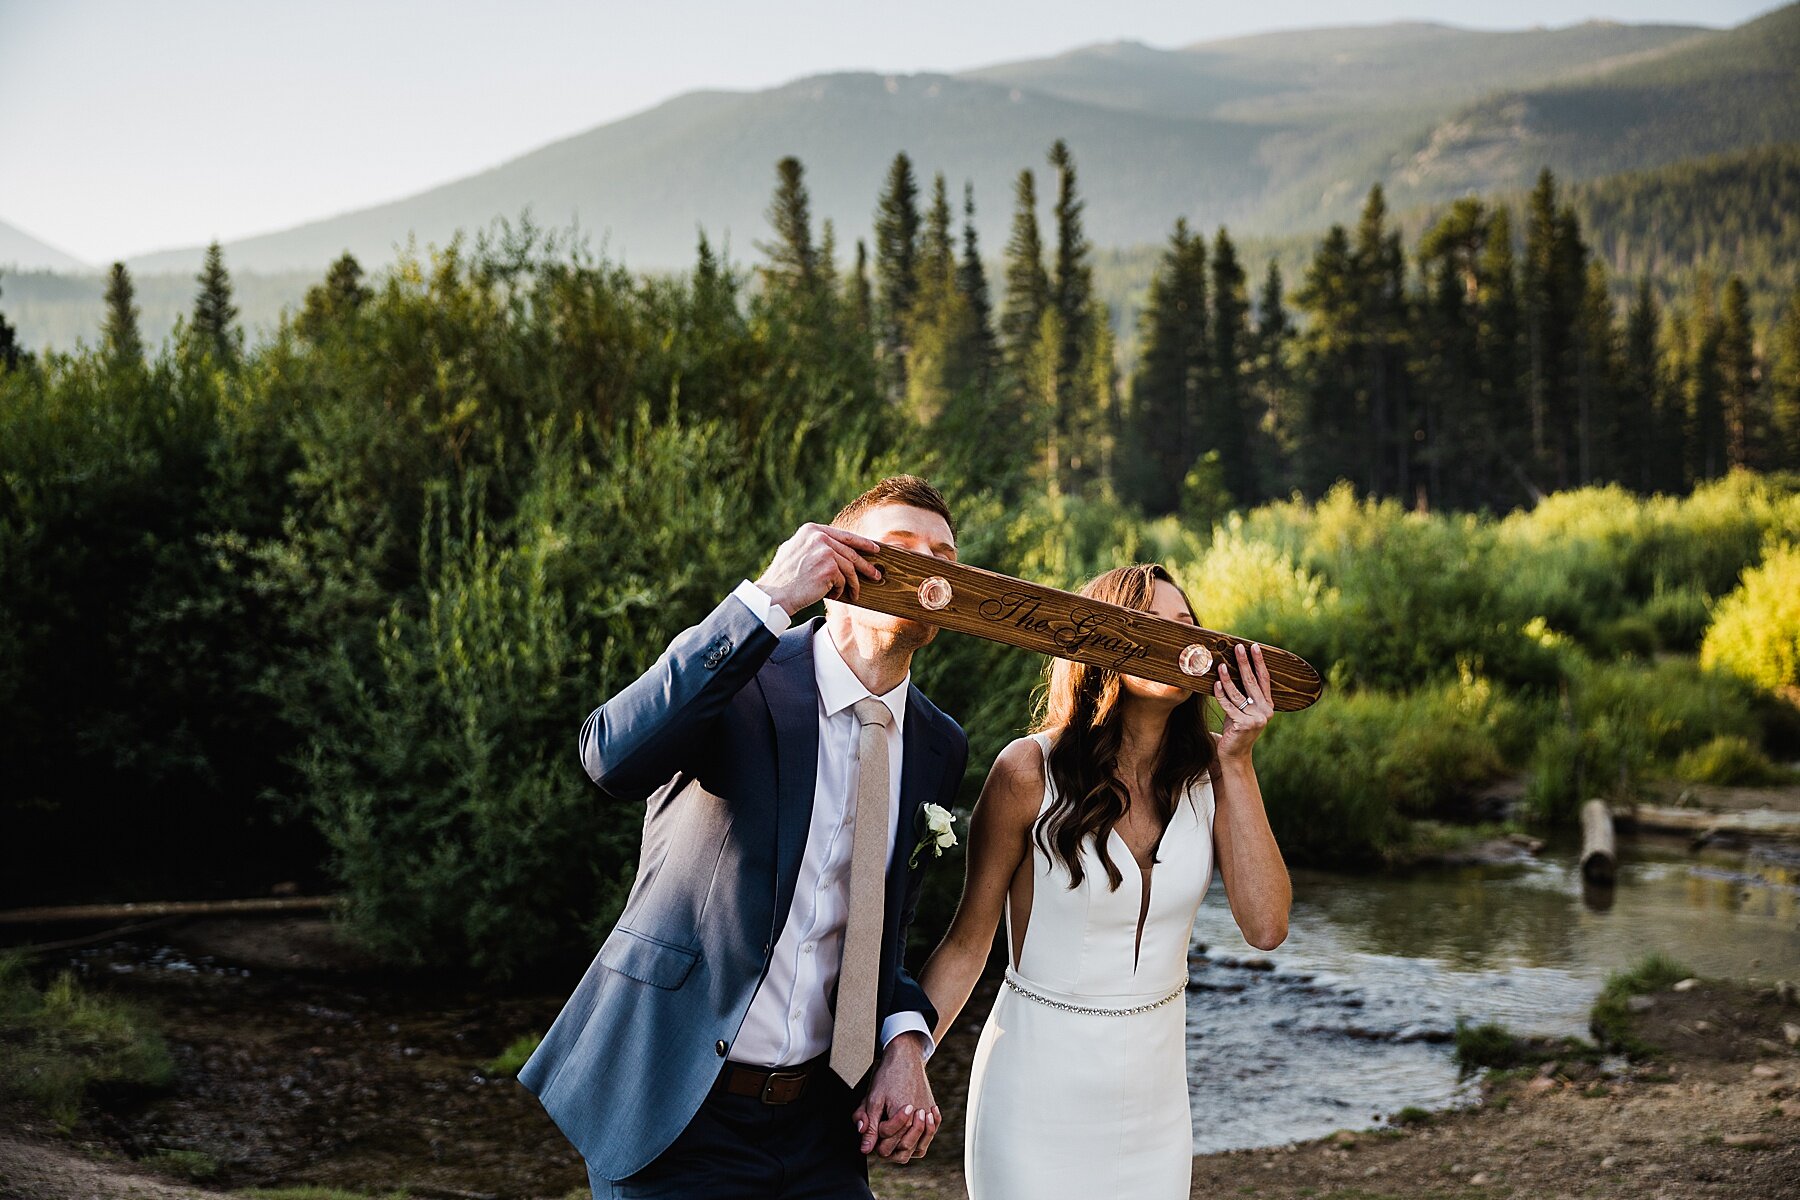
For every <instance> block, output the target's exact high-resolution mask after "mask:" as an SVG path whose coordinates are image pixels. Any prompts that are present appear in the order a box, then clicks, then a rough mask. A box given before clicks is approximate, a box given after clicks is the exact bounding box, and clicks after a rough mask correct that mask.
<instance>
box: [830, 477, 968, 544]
mask: <svg viewBox="0 0 1800 1200" xmlns="http://www.w3.org/2000/svg"><path fill="white" fill-rule="evenodd" d="M883 504H905V505H908V506H910V507H912V508H922V509H924V510H925V511H926V512H934V513H936V514H937V515H938V516H940V517H942V518H944V524H946V525H948V526H949V527H950V533H951V535H952V536H955V534H956V521H955V520H954V519H953V518H952V517H951V516H950V505H949V504H948V503H946V502H945V500H944V494H943V493H942V492H940V491H938V490H937V489H936V488H934V487H932V486H931V485H930V484H929V483H926V482H925V481H924V480H923V479H920V478H919V477H918V476H917V475H891V476H889V477H888V478H886V479H884V480H882V481H881V482H880V483H878V484H876V485H875V486H874V487H872V488H870V489H869V490H868V491H866V492H864V493H863V494H862V495H860V496H858V497H857V498H856V499H854V500H852V501H851V502H850V503H848V504H846V505H844V507H842V508H840V509H839V510H838V515H837V516H835V517H833V518H831V523H832V524H833V525H835V526H836V527H838V528H839V529H843V528H846V527H848V526H849V524H850V522H852V521H854V520H856V518H858V517H860V516H862V515H863V513H865V512H867V511H868V510H869V509H871V508H877V507H879V506H881V505H883Z"/></svg>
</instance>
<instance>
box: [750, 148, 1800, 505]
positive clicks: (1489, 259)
mask: <svg viewBox="0 0 1800 1200" xmlns="http://www.w3.org/2000/svg"><path fill="white" fill-rule="evenodd" d="M1049 165H1050V167H1051V170H1052V171H1053V173H1054V178H1055V187H1056V193H1055V202H1054V205H1053V207H1052V209H1051V222H1052V224H1051V229H1050V232H1049V235H1048V239H1046V236H1045V234H1044V233H1043V232H1042V231H1041V230H1040V227H1039V223H1038V202H1037V188H1036V179H1035V177H1034V175H1033V173H1032V172H1031V171H1030V170H1026V171H1022V172H1021V173H1020V175H1019V179H1018V182H1017V184H1016V186H1015V191H1014V215H1013V225H1012V234H1011V237H1010V238H1009V240H1008V242H1007V246H1006V250H1005V256H1004V265H1003V272H1004V283H1005V289H1004V292H1003V293H1002V299H1001V302H1000V305H999V310H998V313H997V315H996V317H995V319H994V322H993V324H992V325H991V326H990V325H989V323H988V320H987V313H988V312H989V310H990V307H991V301H990V298H989V292H988V285H987V281H986V277H985V274H984V271H983V268H982V264H981V259H980V257H979V254H978V252H977V249H976V241H975V231H974V227H973V224H972V222H971V221H970V220H969V217H970V215H971V214H972V212H973V198H972V196H971V195H970V194H969V191H968V189H967V188H965V192H964V204H963V210H964V219H965V225H964V229H963V238H962V245H963V254H962V258H961V260H960V261H957V260H956V258H955V253H954V251H955V244H954V243H955V238H954V236H953V230H952V214H951V209H950V205H949V202H948V197H947V186H946V181H945V179H944V178H943V176H942V175H938V176H937V177H936V178H935V179H934V181H933V185H932V192H931V200H930V202H929V204H928V205H927V207H926V209H925V211H924V212H923V213H921V212H920V209H919V203H918V197H919V187H918V183H917V180H916V178H915V174H914V168H913V164H912V162H911V160H910V159H909V158H908V157H907V156H906V155H905V154H901V155H898V156H897V157H896V158H895V159H894V162H893V166H892V168H891V169H890V171H889V174H888V179H887V183H886V185H885V187H884V188H883V191H882V193H881V196H880V198H879V201H878V204H877V208H876V220H875V251H874V258H873V272H874V282H873V285H872V286H871V285H870V283H869V281H868V280H867V279H866V277H865V276H864V274H863V272H864V264H865V263H867V261H868V254H867V251H866V248H865V247H864V246H863V245H862V244H861V243H858V246H857V254H856V259H855V261H856V263H857V267H856V269H855V272H854V273H853V274H852V276H851V277H850V279H849V280H848V281H846V282H845V283H844V284H842V285H841V286H839V287H838V291H839V292H841V293H842V294H841V295H840V296H835V297H832V296H824V295H823V294H822V293H821V298H819V299H817V300H816V301H815V303H818V304H824V305H826V306H827V307H832V306H835V307H836V308H839V309H841V310H842V311H843V312H844V313H845V314H846V319H847V320H848V321H849V322H850V325H851V327H852V328H851V331H850V332H851V335H852V340H854V339H856V338H861V339H864V340H865V341H866V343H867V344H868V345H869V347H870V350H871V353H872V355H873V358H874V362H875V368H876V373H877V376H878V378H879V380H880V382H881V386H882V390H883V392H884V394H885V395H886V397H887V398H888V400H889V401H890V403H892V404H893V405H895V406H896V407H897V408H898V409H900V410H902V411H904V412H905V413H906V414H907V415H908V416H909V417H910V418H911V419H912V420H913V421H914V422H915V423H916V424H918V425H920V426H922V427H937V426H939V425H940V424H941V425H942V428H943V430H944V432H945V433H946V434H947V435H951V436H954V435H956V434H957V433H958V432H959V431H965V430H969V429H980V430H985V431H988V432H989V433H990V434H992V433H997V432H999V431H1005V441H1004V444H1003V445H996V444H994V443H988V444H987V451H988V453H989V455H990V458H989V469H990V470H992V471H993V472H994V473H995V475H996V477H998V478H1016V479H1019V480H1021V481H1027V482H1029V484H1030V485H1032V486H1037V487H1041V488H1042V489H1044V490H1045V491H1046V492H1048V493H1049V494H1053V495H1054V494H1059V493H1066V492H1079V491H1081V490H1082V489H1084V488H1088V487H1090V486H1095V485H1100V486H1105V487H1110V488H1113V489H1115V490H1116V491H1117V492H1118V493H1119V494H1121V495H1123V496H1124V497H1126V498H1128V499H1131V500H1133V501H1135V502H1136V503H1138V504H1139V505H1141V506H1142V507H1143V509H1144V510H1145V511H1146V512H1148V513H1151V514H1160V513H1167V512H1174V511H1179V510H1182V509H1183V507H1184V505H1186V506H1187V507H1189V508H1190V509H1193V510H1194V511H1196V512H1203V513H1212V512H1217V511H1220V510H1221V508H1222V507H1229V506H1230V505H1233V504H1236V505H1245V504H1254V503H1258V502H1261V501H1263V500H1267V499H1271V498H1275V497H1280V496H1285V495H1288V494H1290V493H1293V492H1296V491H1297V492H1299V493H1301V494H1302V495H1305V496H1308V497H1317V496H1320V495H1322V494H1323V493H1324V492H1325V491H1326V490H1327V489H1328V488H1329V487H1330V486H1331V485H1332V484H1333V483H1334V482H1336V481H1337V480H1340V479H1343V480H1349V481H1350V482H1352V483H1353V484H1355V485H1356V487H1357V488H1358V489H1359V490H1360V491H1362V492H1365V493H1366V494H1369V495H1373V496H1392V497H1396V498H1399V499H1401V500H1402V501H1404V502H1405V503H1408V504H1411V505H1416V506H1419V507H1423V508H1434V507H1435V508H1454V509H1478V508H1487V509H1497V510H1507V509H1510V508H1513V507H1516V506H1518V505H1521V504H1528V503H1531V502H1533V501H1535V500H1536V499H1537V498H1539V497H1541V496H1543V495H1544V494H1546V493H1548V492H1552V491H1557V490H1562V489H1567V488H1573V487H1582V486H1587V485H1589V484H1596V483H1614V482H1616V483H1620V484H1623V485H1625V486H1627V487H1630V488H1633V489H1636V490H1638V491H1640V492H1645V493H1649V492H1656V491H1661V492H1680V491H1683V490H1686V489H1687V488H1690V487H1692V486H1693V485H1695V484H1696V483H1699V482H1702V481H1705V480H1709V479H1715V478H1718V477H1720V476H1722V475H1723V474H1724V473H1725V472H1726V471H1728V470H1730V469H1731V468H1734V467H1747V468H1751V469H1758V470H1767V469H1772V468H1778V467H1790V466H1795V465H1800V396H1796V394H1795V392H1794V389H1793V384H1792V378H1793V376H1794V374H1795V373H1796V371H1800V364H1797V363H1796V361H1795V358H1794V354H1795V348H1796V344H1797V342H1800V293H1796V294H1795V296H1794V297H1793V298H1792V299H1791V300H1790V302H1789V303H1788V304H1787V305H1785V307H1784V309H1783V311H1782V315H1781V317H1780V318H1779V320H1778V321H1777V323H1776V326H1775V328H1774V329H1773V331H1772V332H1771V333H1770V334H1769V335H1768V336H1766V337H1763V338H1759V337H1758V336H1757V331H1756V330H1755V329H1754V328H1753V327H1752V321H1751V317H1750V311H1749V302H1748V292H1747V289H1746V287H1745V285H1744V283H1743V281H1742V279H1741V278H1739V277H1737V276H1735V275H1734V276H1732V277H1731V278H1729V279H1727V280H1725V281H1724V284H1723V286H1722V287H1720V286H1718V285H1717V284H1716V283H1715V282H1714V281H1712V280H1711V279H1709V278H1706V277H1704V276H1702V277H1701V279H1700V280H1699V282H1698V283H1697V285H1696V287H1695V288H1694V290H1693V292H1692V293H1691V294H1690V295H1688V296H1686V297H1684V298H1683V299H1682V300H1680V301H1678V302H1677V303H1676V304H1674V305H1672V306H1665V305H1664V304H1663V303H1661V302H1660V301H1659V300H1658V298H1657V296H1656V294H1655V292H1654V290H1653V289H1652V287H1651V285H1650V282H1649V280H1648V279H1647V278H1646V279H1644V280H1641V281H1640V283H1639V285H1638V288H1637V290H1636V295H1635V296H1634V299H1633V301H1632V303H1631V304H1630V306H1629V307H1628V308H1627V309H1626V311H1625V312H1624V313H1623V314H1621V313H1619V312H1617V311H1615V308H1614V305H1613V302H1612V300H1611V298H1610V283H1609V280H1608V277H1607V274H1606V270H1605V267H1604V265H1603V264H1602V262H1601V261H1600V259H1599V258H1598V257H1597V256H1596V254H1595V253H1594V251H1593V249H1592V248H1591V247H1590V246H1589V245H1588V244H1587V242H1586V241H1585V240H1584V236H1583V232H1582V226H1581V223H1580V221H1579V219H1578V218H1577V217H1576V214H1575V210H1574V208H1573V206H1572V205H1571V204H1569V203H1568V202H1566V201H1565V200H1563V199H1562V198H1561V197H1559V194H1558V190H1557V184H1556V181H1555V179H1554V178H1553V177H1552V175H1551V174H1550V172H1549V171H1545V172H1544V173H1543V174H1542V176H1541V177H1540V179H1539V182H1538V186H1537V187H1536V189H1535V190H1534V191H1533V192H1532V193H1531V196H1530V198H1529V200H1528V202H1527V204H1526V206H1525V211H1524V213H1523V214H1522V221H1523V226H1524V227H1523V230H1522V233H1521V234H1520V235H1519V236H1515V233H1514V218H1513V214H1512V212H1511V210H1510V209H1509V208H1507V207H1506V206H1503V205H1490V204H1487V203H1485V202H1483V201H1481V200H1478V199H1473V198H1471V199H1465V200H1460V201H1458V202H1456V203H1455V204H1453V205H1452V206H1451V207H1450V209H1449V210H1448V211H1447V212H1446V213H1445V214H1444V215H1443V216H1442V217H1441V218H1440V219H1438V220H1437V221H1436V222H1435V223H1434V224H1433V225H1431V227H1430V228H1428V229H1427V230H1426V231H1425V232H1424V234H1423V236H1422V237H1420V239H1419V240H1418V243H1417V244H1416V246H1414V247H1413V249H1412V251H1411V253H1410V255H1409V253H1408V251H1407V250H1406V248H1405V247H1404V246H1403V245H1402V241H1401V235H1400V233H1399V232H1398V231H1397V229H1396V228H1394V226H1393V223H1392V221H1391V219H1390V216H1389V213H1388V210H1387V207H1386V203H1385V200H1384V197H1383V195H1382V191H1381V189H1380V188H1379V187H1376V188H1374V189H1373V190H1372V191H1371V192H1370V194H1369V198H1368V202H1367V204H1366V205H1365V206H1364V209H1363V213H1362V217H1361V219H1360V221H1359V222H1358V223H1357V225H1356V227H1355V228H1354V229H1346V228H1344V227H1343V226H1333V227H1332V228H1331V229H1330V230H1329V231H1328V232H1327V233H1326V235H1325V237H1324V238H1323V240H1322V241H1321V242H1320V243H1319V245H1318V247H1317V249H1316V251H1315V253H1314V255H1313V257H1312V259H1311V261H1310V262H1309V263H1308V264H1307V266H1306V269H1305V271H1304V273H1303V275H1302V277H1301V279H1300V281H1299V286H1298V287H1297V288H1296V289H1295V290H1294V292H1293V295H1292V297H1291V304H1292V307H1293V311H1290V310H1289V304H1290V298H1289V297H1288V296H1287V295H1286V294H1285V291H1284V281H1283V279H1282V278H1281V274H1280V272H1279V270H1278V269H1277V268H1276V267H1275V265H1274V264H1272V263H1271V264H1270V266H1269V268H1268V270H1267V271H1266V273H1265V274H1264V276H1263V278H1262V281H1261V284H1260V286H1259V288H1258V292H1257V296H1256V299H1255V300H1254V302H1253V301H1252V299H1251V297H1250V294H1249V286H1248V279H1247V275H1246V272H1245V269H1244V266H1243V264H1242V262H1241V261H1240V259H1239V257H1238V253H1237V250H1236V247H1235V244H1234V243H1233V241H1232V239H1231V236H1230V233H1229V232H1228V231H1227V230H1225V229H1223V228H1221V229H1219V230H1218V232H1217V233H1216V235H1215V236H1214V237H1213V238H1212V239H1211V240H1210V242H1209V241H1208V239H1206V238H1205V237H1202V236H1200V235H1198V234H1196V233H1195V232H1193V231H1192V230H1190V229H1189V227H1188V225H1187V223H1186V221H1185V219H1183V220H1178V221H1177V222H1176V225H1175V229H1174V232H1173V234H1172V235H1171V237H1170V239H1169V243H1168V246H1167V248H1166V249H1165V251H1164V254H1163V256H1162V259H1161V261H1160V262H1159V264H1158V266H1157V270H1156V272H1155V275H1154V277H1153V279H1152V281H1151V284H1150V291H1149V295H1148V298H1147V300H1146V302H1145V305H1144V307H1143V310H1142V314H1141V318H1140V332H1139V337H1138V355H1137V362H1136V365H1135V369H1134V370H1133V372H1132V374H1131V378H1130V379H1129V381H1127V382H1126V384H1125V386H1123V387H1121V383H1120V380H1119V379H1118V378H1117V372H1116V367H1115V362H1114V359H1115V355H1114V352H1113V346H1112V340H1111V325H1110V322H1109V321H1108V319H1107V314H1106V312H1105V311H1104V309H1103V308H1102V307H1101V306H1100V304H1099V303H1098V302H1097V301H1096V299H1095V297H1094V288H1093V271H1092V265H1091V256H1092V250H1091V247H1090V246H1089V244H1088V242H1087V240H1086V237H1085V235H1084V234H1083V231H1082V222H1081V212H1082V201H1081V199H1080V197H1079V194H1078V190H1077V184H1076V171H1075V164H1074V161H1073V158H1072V157H1071V155H1070V153H1069V150H1068V147H1067V146H1065V145H1064V144H1063V143H1061V142H1058V143H1057V144H1056V145H1055V146H1053V147H1052V149H1051V152H1050V156H1049ZM781 177H782V185H781V191H780V193H779V194H778V196H777V201H776V208H775V209H774V210H772V220H773V221H774V224H775V227H776V232H777V238H776V241H775V242H773V243H771V244H770V245H768V246H767V247H766V249H767V251H768V253H769V255H770V263H771V265H770V267H769V268H767V269H766V270H765V280H766V281H767V285H768V286H769V287H770V288H771V289H773V290H776V291H781V290H784V289H792V288H795V287H799V286H801V285H802V284H803V283H804V282H805V281H806V280H811V279H813V278H814V277H815V276H816V275H818V272H816V271H813V272H810V273H807V272H798V270H797V268H795V267H793V266H792V265H790V264H793V263H797V262H802V261H812V257H811V256H812V255H813V251H812V250H811V248H810V247H811V242H810V237H811V235H810V232H809V231H808V230H807V229H805V227H804V224H803V223H801V222H799V221H798V220H797V217H796V214H799V213H803V212H804V210H805V190H804V175H803V170H802V167H801V165H800V163H799V162H798V161H797V160H794V159H787V160H784V161H783V163H782V165H781ZM1750 199H1752V200H1753V197H1752V198H1750ZM805 286H809V287H810V286H814V285H813V284H811V283H805Z"/></svg>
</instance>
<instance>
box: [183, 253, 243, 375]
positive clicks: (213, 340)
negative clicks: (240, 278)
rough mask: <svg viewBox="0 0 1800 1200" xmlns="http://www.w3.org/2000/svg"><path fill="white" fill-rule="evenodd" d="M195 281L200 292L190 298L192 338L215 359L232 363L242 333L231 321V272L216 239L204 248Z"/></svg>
mask: <svg viewBox="0 0 1800 1200" xmlns="http://www.w3.org/2000/svg"><path fill="white" fill-rule="evenodd" d="M195 282H197V283H198V284H199V285H200V293H199V295H198V296H196V297H195V298H194V324H193V334H194V338H195V339H196V341H197V342H198V343H199V345H200V347H201V349H202V350H204V351H205V352H206V353H208V354H210V355H212V357H213V359H214V360H215V361H217V362H220V363H227V364H229V363H235V362H236V361H237V359H238V355H239V353H240V352H241V350H242V348H243V333H242V331H241V330H239V329H238V328H237V327H236V325H235V324H234V322H235V321H236V320H237V316H238V310H237V307H236V306H235V305H234V304H232V302H231V276H230V275H229V274H228V273H227V272H226V270H225V251H224V248H223V247H221V246H220V245H219V243H218V242H216V241H215V242H213V243H212V244H211V245H210V246H208V247H207V248H206V260H205V262H204V263H203V264H202V265H201V268H200V274H199V275H198V276H196V277H195Z"/></svg>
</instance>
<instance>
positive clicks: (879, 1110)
mask: <svg viewBox="0 0 1800 1200" xmlns="http://www.w3.org/2000/svg"><path fill="white" fill-rule="evenodd" d="M852 1116H853V1117H854V1118H855V1120H856V1129H857V1132H858V1133H860V1134H862V1152H863V1153H864V1154H870V1153H874V1154H879V1155H881V1157H882V1158H885V1159H887V1160H888V1161H889V1162H901V1163H903V1162H908V1161H910V1160H912V1159H915V1158H924V1157H925V1148H926V1147H927V1146H929V1145H931V1139H932V1138H934V1137H936V1136H937V1131H938V1127H939V1126H940V1125H942V1124H943V1123H944V1114H943V1113H942V1112H940V1111H939V1110H938V1106H937V1105H936V1103H934V1102H933V1100H932V1097H931V1084H930V1083H929V1082H927V1080H926V1078H925V1038H924V1035H923V1034H920V1033H903V1034H900V1035H899V1036H898V1037H896V1038H895V1039H894V1040H893V1041H891V1042H889V1043H888V1044H887V1049H885V1050H883V1051H882V1052H881V1061H880V1062H879V1063H877V1064H876V1066H875V1078H874V1079H873V1080H872V1081H871V1082H870V1083H869V1092H868V1095H866V1096H864V1097H863V1101H862V1103H861V1104H859V1105H857V1107H856V1112H855V1113H853V1114H852Z"/></svg>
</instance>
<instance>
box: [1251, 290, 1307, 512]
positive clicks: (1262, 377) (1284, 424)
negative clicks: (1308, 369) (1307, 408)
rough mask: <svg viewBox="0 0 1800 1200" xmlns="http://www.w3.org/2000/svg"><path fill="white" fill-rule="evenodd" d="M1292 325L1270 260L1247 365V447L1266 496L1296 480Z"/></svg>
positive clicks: (1296, 416) (1290, 487)
mask: <svg viewBox="0 0 1800 1200" xmlns="http://www.w3.org/2000/svg"><path fill="white" fill-rule="evenodd" d="M1293 337H1294V330H1293V325H1292V323H1291V322H1290V321H1289V320H1288V314H1287V308H1286V300H1285V297H1284V292H1283V283H1282V279H1281V266H1280V264H1278V263H1277V262H1276V261H1275V260H1274V259H1270V260H1269V269H1268V270H1267V271H1266V272H1264V274H1263V282H1262V288H1261V289H1260V291H1259V292H1258V293H1257V298H1256V337H1255V342H1254V345H1255V355H1254V357H1253V359H1252V365H1251V383H1250V395H1251V406H1250V411H1249V413H1248V414H1246V415H1247V417H1248V419H1249V420H1250V421H1251V423H1252V424H1251V432H1252V442H1251V449H1252V453H1253V456H1254V457H1255V459H1256V472H1257V479H1258V481H1259V482H1260V484H1261V486H1262V491H1263V494H1265V495H1285V494H1287V493H1288V492H1289V491H1291V490H1293V488H1294V487H1295V486H1296V485H1297V480H1296V479H1295V478H1294V475H1293V449H1294V436H1295V426H1296V424H1297V422H1298V421H1299V416H1300V414H1299V412H1298V411H1297V410H1296V408H1295V406H1294V402H1293V401H1294V394H1293V391H1294V389H1293V378H1292V375H1291V374H1290V372H1289V370H1288V353H1289V350H1288V347H1289V343H1290V342H1292V341H1293Z"/></svg>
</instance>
